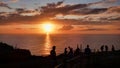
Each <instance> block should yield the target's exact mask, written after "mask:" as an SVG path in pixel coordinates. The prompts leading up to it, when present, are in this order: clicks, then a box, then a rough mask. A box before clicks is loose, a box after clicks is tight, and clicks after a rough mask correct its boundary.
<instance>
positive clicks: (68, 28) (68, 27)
mask: <svg viewBox="0 0 120 68" xmlns="http://www.w3.org/2000/svg"><path fill="white" fill-rule="evenodd" d="M73 28H74V27H73V26H72V25H64V26H63V27H62V28H60V29H59V30H61V31H66V30H71V29H73Z"/></svg>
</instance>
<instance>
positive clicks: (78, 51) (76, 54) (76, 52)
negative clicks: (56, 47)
mask: <svg viewBox="0 0 120 68" xmlns="http://www.w3.org/2000/svg"><path fill="white" fill-rule="evenodd" d="M74 54H75V56H78V55H80V48H79V45H77V48H76V50H75V53H74Z"/></svg>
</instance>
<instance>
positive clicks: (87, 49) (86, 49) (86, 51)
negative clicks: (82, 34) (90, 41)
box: [85, 45, 91, 56]
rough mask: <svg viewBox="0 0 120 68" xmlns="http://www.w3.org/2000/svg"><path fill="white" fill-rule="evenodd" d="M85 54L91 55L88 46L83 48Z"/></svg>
mask: <svg viewBox="0 0 120 68" xmlns="http://www.w3.org/2000/svg"><path fill="white" fill-rule="evenodd" d="M85 54H86V55H87V56H89V55H90V54H91V49H90V48H89V45H87V47H86V48H85Z"/></svg>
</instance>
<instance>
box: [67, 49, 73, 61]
mask: <svg viewBox="0 0 120 68" xmlns="http://www.w3.org/2000/svg"><path fill="white" fill-rule="evenodd" d="M68 48H69V53H68V57H69V58H70V59H71V58H73V56H74V53H73V48H71V47H68Z"/></svg>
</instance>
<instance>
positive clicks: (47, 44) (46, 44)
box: [44, 33, 51, 55]
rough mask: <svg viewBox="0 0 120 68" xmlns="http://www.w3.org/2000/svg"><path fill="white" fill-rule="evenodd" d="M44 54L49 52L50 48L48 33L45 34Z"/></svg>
mask: <svg viewBox="0 0 120 68" xmlns="http://www.w3.org/2000/svg"><path fill="white" fill-rule="evenodd" d="M44 46H45V48H44V50H45V54H46V55H48V54H49V53H50V48H51V40H50V35H49V33H47V34H46V38H45V45H44Z"/></svg>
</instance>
